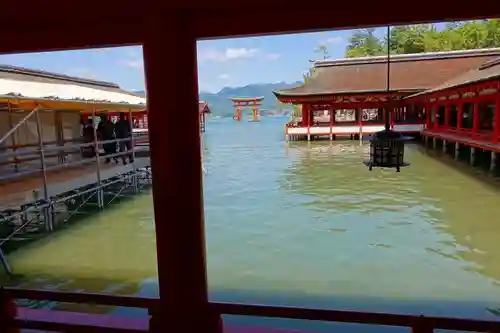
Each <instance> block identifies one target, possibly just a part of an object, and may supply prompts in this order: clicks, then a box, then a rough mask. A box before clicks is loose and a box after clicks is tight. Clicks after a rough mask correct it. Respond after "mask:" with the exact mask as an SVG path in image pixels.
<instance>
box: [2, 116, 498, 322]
mask: <svg viewBox="0 0 500 333" xmlns="http://www.w3.org/2000/svg"><path fill="white" fill-rule="evenodd" d="M284 121H285V120H279V119H277V120H275V119H273V120H269V119H263V120H262V121H261V123H259V124H249V123H245V122H242V123H236V122H234V121H232V120H231V119H230V120H228V121H225V120H220V121H219V120H218V121H215V122H210V123H209V124H208V127H207V132H206V134H205V142H204V146H205V152H204V154H205V155H204V157H205V161H204V162H205V166H206V168H207V171H208V173H207V174H206V175H205V177H204V200H205V216H206V219H205V222H206V232H207V253H208V256H207V260H208V277H209V284H210V291H211V297H212V299H214V300H224V301H237V302H249V303H251V302H255V303H267V304H282V305H297V306H309V307H323V308H337V309H354V310H370V311H390V312H403V313H417V314H418V313H425V314H433V315H447V316H464V317H465V316H468V317H475V318H490V319H491V318H495V312H494V311H495V309H496V308H498V307H499V304H498V303H499V300H500V285H499V284H498V281H500V260H498V259H499V258H500V247H499V246H497V245H496V242H495V239H496V237H495V236H496V235H497V234H498V232H499V231H500V224H498V223H495V222H494V221H495V219H494V218H493V217H495V216H499V213H500V207H499V206H498V205H497V202H498V198H499V194H498V192H497V191H495V190H494V189H493V188H492V187H489V186H487V185H485V184H484V183H482V182H478V181H477V179H476V178H473V177H469V176H467V175H466V174H464V173H461V172H459V171H457V170H456V168H454V167H451V166H448V165H445V164H442V163H441V162H440V161H439V160H437V159H434V158H430V157H429V156H426V155H425V154H422V153H421V152H420V151H418V149H413V148H412V147H410V148H409V149H408V151H407V155H408V156H407V157H408V161H409V162H410V163H412V165H411V166H410V167H409V168H405V169H403V170H402V172H401V173H396V172H395V171H393V170H373V171H372V172H369V171H368V170H367V169H366V167H365V166H364V165H363V163H362V160H363V154H365V153H366V150H367V147H366V146H360V145H359V143H358V142H340V141H339V142H332V143H330V142H312V143H310V144H309V145H308V144H307V143H300V142H291V143H290V144H289V145H286V144H285V142H284V141H283V135H282V129H283V123H284ZM175 222H176V221H169V223H175ZM154 239H155V237H154V223H153V211H152V201H151V197H150V196H148V195H146V196H144V197H138V198H135V199H134V200H133V201H130V202H127V203H126V204H125V205H123V206H119V209H118V210H107V211H105V212H104V213H103V214H101V215H98V216H95V217H92V219H89V220H88V221H85V223H80V224H78V225H75V227H74V228H71V230H66V231H65V232H64V233H58V234H54V235H53V236H51V237H49V238H47V239H46V240H44V241H42V242H37V243H34V244H33V245H31V246H30V247H27V248H24V249H22V250H20V251H18V252H17V253H13V254H11V255H10V259H11V262H12V263H13V268H14V270H15V272H17V273H20V274H23V275H24V278H23V279H22V280H21V281H18V283H20V284H21V285H22V286H26V287H47V288H55V289H62V290H85V291H89V292H113V293H119V294H136V295H145V296H155V295H157V293H158V286H157V283H156V256H155V243H154ZM49 306H53V305H49ZM58 306H61V307H62V306H63V305H58ZM64 306H68V305H64ZM487 309H490V310H491V311H490V312H488V311H487ZM110 310H112V311H113V312H114V313H119V314H131V313H134V314H135V313H137V314H140V315H143V314H144V312H141V311H137V312H135V311H132V310H129V309H128V310H125V309H109V308H100V310H91V309H87V310H85V311H110ZM245 320H246V319H245ZM262 322H263V321H262V320H261V319H260V320H254V321H253V323H254V324H257V325H259V324H261V323H262ZM310 325H311V324H310V323H308V325H304V326H302V328H304V329H306V328H307V329H309V328H310ZM286 326H287V327H295V328H297V327H298V326H294V325H288V324H287V325H286ZM312 326H314V325H312ZM328 327H330V329H331V326H328ZM356 327H359V326H356ZM340 328H342V329H344V326H342V327H340ZM372 329H373V327H370V330H372ZM383 329H384V330H385V329H386V328H383ZM326 331H329V330H326ZM330 331H331V330H330ZM356 331H359V330H356Z"/></svg>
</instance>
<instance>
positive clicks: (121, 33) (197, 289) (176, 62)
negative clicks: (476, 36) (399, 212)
mask: <svg viewBox="0 0 500 333" xmlns="http://www.w3.org/2000/svg"><path fill="white" fill-rule="evenodd" d="M398 6H399V4H398V3H397V2H396V1H389V0H385V1H382V2H380V1H378V2H374V1H360V0H358V1H351V2H343V3H342V4H341V5H340V3H339V2H332V1H330V2H328V1H323V0H310V1H307V2H304V1H296V2H290V1H284V0H273V1H265V0H252V1H250V0H240V1H239V2H234V1H231V0H212V1H210V2H206V1H201V0H197V1H188V2H165V1H161V2H160V1H154V0H147V1H145V2H144V3H142V4H141V14H140V15H137V3H136V2H132V1H130V0H126V1H125V2H121V3H120V6H119V7H116V5H115V4H114V3H112V2H102V1H97V0H89V1H86V2H82V3H78V4H75V5H74V6H69V5H68V4H67V3H66V2H63V1H61V0H58V1H50V2H40V1H32V2H30V3H29V4H28V5H27V4H26V3H25V2H23V1H17V0H6V1H4V2H3V3H2V10H3V12H4V13H7V15H4V17H3V19H2V21H1V22H0V27H1V31H2V43H1V44H0V53H15V52H32V51H49V50H63V49H74V48H86V47H89V46H93V47H108V46H121V45H132V44H136V45H138V44H142V45H143V46H144V58H145V71H146V85H147V91H148V110H149V112H148V118H149V129H150V132H149V133H150V144H151V161H152V166H153V170H154V171H153V172H154V185H153V195H154V207H155V225H156V239H157V258H158V274H159V287H160V298H159V300H158V303H157V306H158V307H157V308H156V309H155V314H156V315H155V318H156V321H155V329H156V330H157V331H166V330H167V329H168V330H169V331H172V332H195V331H198V330H199V328H200V327H203V328H204V332H218V331H220V325H219V321H218V314H217V312H221V311H228V312H231V313H240V312H246V313H247V314H249V313H252V314H254V315H265V313H266V312H265V311H267V313H268V314H269V316H273V317H280V316H282V317H287V316H290V313H291V312H290V311H291V310H287V309H279V308H273V307H267V310H265V311H264V309H262V308H259V307H255V306H254V307H252V306H242V305H240V306H232V310H231V306H219V307H217V306H215V307H214V306H212V305H210V304H209V303H208V296H207V277H206V270H205V243H204V216H203V197H202V192H203V191H202V177H201V170H202V168H201V159H200V142H199V124H198V121H199V117H198V109H197V108H198V89H197V68H196V41H197V39H206V38H214V37H230V36H231V37H234V36H243V35H258V34H272V33H291V32H300V31H306V30H322V29H332V28H347V27H353V26H357V25H358V24H359V23H361V22H362V23H363V24H364V25H366V26H374V25H385V24H388V23H408V22H422V21H431V20H443V19H444V18H447V19H465V18H471V17H473V18H481V17H488V16H490V17H491V16H496V15H499V14H500V7H498V4H497V2H495V1H488V0H477V1H476V2H475V3H474V6H454V5H444V4H443V6H435V1H431V0H423V1H421V2H419V4H418V6H414V7H413V8H412V10H404V11H399V12H398V14H397V21H396V19H395V16H394V13H393V12H392V11H388V10H386V9H384V8H394V7H398ZM262 8H265V10H262ZM429 8H432V10H429ZM243 12H244V13H245V15H246V16H248V17H251V16H255V17H259V20H257V21H253V22H250V23H248V24H241V13H243ZM8 13H22V18H23V19H22V24H20V23H19V22H20V21H19V15H12V14H8ZM40 13H44V14H43V24H40ZM332 13H335V19H332ZM353 13H356V15H353ZM375 13H376V15H374V14H375ZM285 16H286V17H287V19H286V20H277V19H276V18H277V17H285ZM61 27H64V29H61ZM165 78H168V79H167V80H165ZM165 100H168V101H169V105H168V110H165ZM169 110H176V111H180V110H182V111H183V126H178V122H177V118H178V116H177V113H176V112H168V111H169ZM180 136H182V137H183V138H184V142H183V145H182V146H180V145H178V144H176V142H177V141H176V138H177V137H180ZM178 188H184V189H185V190H186V195H185V196H179V195H177V193H176V191H174V190H173V189H178ZM169 189H170V190H169ZM186 196H187V198H186ZM46 296H47V295H46ZM82 298H84V299H85V300H87V301H90V302H92V301H96V296H95V295H86V296H82ZM59 299H61V298H59ZM120 304H121V301H120ZM296 311H298V313H299V314H300V313H301V314H302V315H301V317H304V318H305V317H309V319H312V317H313V316H315V315H317V316H316V317H314V318H315V319H320V318H327V316H329V318H330V319H331V320H340V321H349V322H352V321H357V322H368V319H367V318H369V322H370V323H379V324H387V323H388V318H399V317H397V316H396V317H394V315H393V317H390V316H391V315H384V314H360V313H347V312H346V313H340V312H328V311H326V312H325V311H321V312H311V310H307V309H303V310H296ZM328 313H329V314H328ZM193 314H195V316H196V320H194V318H193ZM320 314H321V315H320ZM306 315H307V316H306ZM299 317H300V316H299ZM419 318H420V317H411V318H406V319H405V320H406V321H405V322H406V323H407V324H408V326H410V324H411V323H412V322H413V324H412V325H411V326H413V327H416V328H417V329H418V331H419V332H429V331H430V330H429V327H428V324H429V323H431V324H433V326H436V327H439V323H443V322H446V320H444V321H443V320H436V321H433V320H432V319H430V320H421V319H419ZM448 322H449V323H455V325H454V326H445V327H453V328H459V329H462V330H463V329H469V328H472V330H477V331H485V330H491V331H494V330H498V329H499V328H498V326H495V324H493V323H486V324H484V323H483V324H477V323H476V322H475V321H472V320H468V321H467V320H463V321H454V320H452V319H448ZM161 328H164V329H163V330H162V329H161Z"/></svg>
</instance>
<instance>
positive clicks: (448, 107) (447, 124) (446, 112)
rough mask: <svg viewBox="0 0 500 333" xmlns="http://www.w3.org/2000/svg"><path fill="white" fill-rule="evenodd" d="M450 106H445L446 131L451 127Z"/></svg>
mask: <svg viewBox="0 0 500 333" xmlns="http://www.w3.org/2000/svg"><path fill="white" fill-rule="evenodd" d="M450 107H451V106H450V104H445V106H444V125H443V127H444V128H445V129H448V127H449V126H450Z"/></svg>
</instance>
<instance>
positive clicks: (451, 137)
mask: <svg viewBox="0 0 500 333" xmlns="http://www.w3.org/2000/svg"><path fill="white" fill-rule="evenodd" d="M423 135H424V136H428V137H431V138H437V139H440V140H446V141H451V142H459V143H463V144H464V145H468V146H471V147H475V148H481V149H486V150H490V151H496V152H500V144H494V143H489V142H484V141H480V140H475V139H472V138H468V137H464V136H460V135H456V134H452V133H443V132H434V131H424V132H423Z"/></svg>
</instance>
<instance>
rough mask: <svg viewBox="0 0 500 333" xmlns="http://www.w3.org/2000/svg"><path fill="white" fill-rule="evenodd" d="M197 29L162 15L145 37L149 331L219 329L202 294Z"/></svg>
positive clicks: (177, 17)
mask: <svg viewBox="0 0 500 333" xmlns="http://www.w3.org/2000/svg"><path fill="white" fill-rule="evenodd" d="M169 13H170V12H169ZM195 24H196V22H192V21H190V18H189V16H188V15H172V14H162V15H161V16H160V15H158V17H153V18H150V19H149V27H148V31H147V33H145V34H144V36H145V43H144V48H143V50H144V63H145V74H146V87H147V89H146V90H147V104H148V105H147V106H148V112H149V113H148V117H149V119H150V121H149V136H150V147H151V165H152V172H153V178H154V182H153V202H154V216H155V229H156V248H157V260H158V284H159V292H160V302H159V307H158V308H157V309H154V316H153V320H152V323H151V324H152V326H153V327H152V331H153V332H197V331H200V327H202V328H203V332H210V333H216V332H219V329H220V327H219V326H218V325H219V324H220V322H219V318H220V316H217V315H216V314H213V313H212V312H211V311H210V308H209V303H208V293H207V275H206V264H205V230H204V216H203V186H202V165H201V156H200V133H199V131H200V127H199V126H200V125H199V117H198V112H199V111H198V86H197V78H198V76H197V66H196V38H195V37H194V34H192V32H193V30H194V25H195ZM178 31H182V34H179V33H178ZM172 49H174V50H175V52H170V51H169V50H172ZM172 64H175V66H172ZM166 77H168V78H169V80H165V78H166ZM167 101H168V110H167V112H165V107H166V106H167V105H166V103H167ZM179 114H181V115H182V119H183V121H182V124H181V123H179V121H178V119H179ZM180 139H182V145H179V140H180ZM180 188H182V189H184V191H185V193H184V194H183V195H179V191H178V190H179V189H180Z"/></svg>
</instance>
